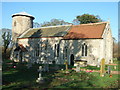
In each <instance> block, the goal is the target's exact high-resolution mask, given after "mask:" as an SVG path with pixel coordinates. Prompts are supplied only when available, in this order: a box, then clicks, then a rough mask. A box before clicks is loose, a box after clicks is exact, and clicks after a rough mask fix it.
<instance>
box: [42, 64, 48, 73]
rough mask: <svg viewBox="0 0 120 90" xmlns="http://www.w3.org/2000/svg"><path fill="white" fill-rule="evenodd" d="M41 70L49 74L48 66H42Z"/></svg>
mask: <svg viewBox="0 0 120 90" xmlns="http://www.w3.org/2000/svg"><path fill="white" fill-rule="evenodd" d="M43 68H44V69H43V71H45V72H49V64H44V66H43Z"/></svg>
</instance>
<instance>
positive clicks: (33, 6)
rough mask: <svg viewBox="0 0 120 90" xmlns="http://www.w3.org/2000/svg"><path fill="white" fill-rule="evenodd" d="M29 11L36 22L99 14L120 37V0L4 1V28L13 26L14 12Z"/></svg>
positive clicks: (70, 19)
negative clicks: (118, 0) (119, 21)
mask: <svg viewBox="0 0 120 90" xmlns="http://www.w3.org/2000/svg"><path fill="white" fill-rule="evenodd" d="M19 12H27V13H29V14H31V15H33V16H34V17H35V20H34V22H38V23H43V22H44V21H50V20H51V19H53V18H55V19H63V20H64V21H66V22H70V23H71V22H72V21H73V19H75V18H76V16H78V15H82V14H92V15H95V16H96V15H99V16H100V18H101V19H102V20H104V21H108V20H109V21H110V25H111V30H112V34H113V37H115V38H116V39H118V2H2V28H9V29H11V28H12V17H11V15H12V14H15V13H19Z"/></svg>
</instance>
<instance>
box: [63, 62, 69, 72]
mask: <svg viewBox="0 0 120 90" xmlns="http://www.w3.org/2000/svg"><path fill="white" fill-rule="evenodd" d="M64 64H65V66H66V73H69V71H68V62H67V61H65V63H64Z"/></svg>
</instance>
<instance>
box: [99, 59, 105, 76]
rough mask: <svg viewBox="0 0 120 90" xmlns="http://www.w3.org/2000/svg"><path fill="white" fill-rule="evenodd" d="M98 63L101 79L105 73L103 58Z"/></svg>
mask: <svg viewBox="0 0 120 90" xmlns="http://www.w3.org/2000/svg"><path fill="white" fill-rule="evenodd" d="M100 63H101V67H100V76H101V77H103V76H104V73H105V59H104V58H103V59H102V60H101V62H100Z"/></svg>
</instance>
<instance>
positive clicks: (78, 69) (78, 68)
mask: <svg viewBox="0 0 120 90" xmlns="http://www.w3.org/2000/svg"><path fill="white" fill-rule="evenodd" d="M75 70H76V72H80V65H79V64H78V65H77V66H76V69H75Z"/></svg>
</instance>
